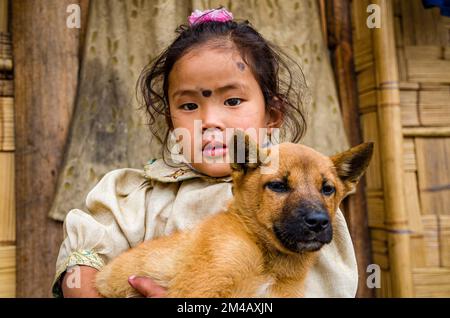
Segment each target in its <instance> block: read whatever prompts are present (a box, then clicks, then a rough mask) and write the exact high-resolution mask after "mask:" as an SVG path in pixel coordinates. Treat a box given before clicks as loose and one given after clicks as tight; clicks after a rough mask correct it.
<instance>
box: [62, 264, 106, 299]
mask: <svg viewBox="0 0 450 318" xmlns="http://www.w3.org/2000/svg"><path fill="white" fill-rule="evenodd" d="M96 273H97V270H96V269H95V268H92V267H89V266H83V265H80V266H79V267H78V270H77V271H74V272H72V273H67V272H66V273H65V274H64V278H63V281H62V285H61V288H62V291H63V295H64V297H65V298H100V297H102V296H101V295H100V294H99V293H98V292H97V289H96V288H95V284H94V281H95V274H96ZM72 275H79V277H74V276H72ZM72 280H75V281H78V282H80V284H79V285H76V284H75V285H74V284H73V283H71V281H72ZM71 285H74V286H72V287H71Z"/></svg>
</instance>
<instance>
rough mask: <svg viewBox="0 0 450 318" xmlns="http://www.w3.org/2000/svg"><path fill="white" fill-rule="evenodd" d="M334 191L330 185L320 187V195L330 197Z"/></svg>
mask: <svg viewBox="0 0 450 318" xmlns="http://www.w3.org/2000/svg"><path fill="white" fill-rule="evenodd" d="M335 191H336V189H335V188H334V187H333V186H332V185H329V184H324V185H322V193H323V194H324V195H332V194H333V193H334V192H335Z"/></svg>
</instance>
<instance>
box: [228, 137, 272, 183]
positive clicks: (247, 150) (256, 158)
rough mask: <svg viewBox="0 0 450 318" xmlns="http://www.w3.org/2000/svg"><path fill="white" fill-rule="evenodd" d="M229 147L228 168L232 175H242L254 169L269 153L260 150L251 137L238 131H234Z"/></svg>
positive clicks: (268, 151) (265, 150)
mask: <svg viewBox="0 0 450 318" xmlns="http://www.w3.org/2000/svg"><path fill="white" fill-rule="evenodd" d="M229 145H230V146H229V154H230V166H231V170H232V171H233V174H234V175H236V173H237V174H240V175H244V174H246V173H247V172H248V171H249V170H251V169H256V168H257V167H259V166H260V165H261V164H262V163H263V162H264V161H265V160H266V158H267V156H268V155H269V153H270V150H268V149H260V148H259V146H258V145H257V143H256V142H255V141H254V140H253V139H252V138H251V136H250V135H248V134H246V133H245V132H244V131H242V130H240V129H236V130H235V132H234V134H233V136H232V137H231V142H230V143H229Z"/></svg>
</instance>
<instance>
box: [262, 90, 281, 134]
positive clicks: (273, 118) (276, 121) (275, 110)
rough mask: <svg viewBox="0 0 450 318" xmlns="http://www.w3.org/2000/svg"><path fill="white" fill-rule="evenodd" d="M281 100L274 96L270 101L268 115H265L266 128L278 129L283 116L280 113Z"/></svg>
mask: <svg viewBox="0 0 450 318" xmlns="http://www.w3.org/2000/svg"><path fill="white" fill-rule="evenodd" d="M280 103H281V100H280V99H279V98H278V97H276V96H274V97H273V99H272V103H271V107H270V108H269V113H268V114H267V117H268V118H267V121H266V127H268V128H279V127H281V124H282V123H283V119H284V114H283V113H282V112H281V110H280V109H281V105H280Z"/></svg>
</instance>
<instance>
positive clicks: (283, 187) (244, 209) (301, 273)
mask: <svg viewBox="0 0 450 318" xmlns="http://www.w3.org/2000/svg"><path fill="white" fill-rule="evenodd" d="M233 138H234V139H233V140H234V143H233V145H234V146H233V147H230V148H229V151H230V158H232V159H233V160H232V163H231V164H230V165H231V168H232V178H233V185H232V191H233V199H231V200H230V202H229V203H228V206H227V208H226V209H225V210H224V211H223V212H219V213H217V214H214V215H212V216H210V217H208V218H206V219H205V220H203V221H202V222H201V223H200V224H198V225H197V226H196V227H194V228H193V229H192V230H189V231H182V232H177V233H174V234H172V235H169V236H166V237H161V238H158V239H155V240H149V241H146V242H143V243H141V244H140V245H138V246H136V247H135V248H132V249H130V250H128V251H126V252H124V253H123V254H121V255H119V256H118V257H117V258H116V259H114V260H113V261H112V262H110V263H109V264H108V265H106V266H105V267H104V268H102V270H101V271H100V272H98V273H97V276H96V287H97V289H98V291H99V293H100V294H101V295H103V296H104V297H139V294H138V293H137V292H136V290H135V289H133V288H132V287H131V286H130V285H129V283H128V277H129V276H131V275H133V274H134V275H139V276H148V277H150V278H152V279H153V280H154V281H155V282H156V283H158V284H159V285H161V286H163V287H166V288H167V289H168V296H169V297H302V295H303V285H304V280H305V277H306V274H307V272H308V269H310V268H311V266H313V264H314V260H315V258H316V254H317V251H318V250H319V249H320V248H321V247H322V246H323V245H324V244H327V243H330V242H331V239H332V235H333V220H334V217H335V213H336V210H337V209H338V207H339V204H340V203H341V201H342V199H343V198H344V197H345V196H346V195H347V194H349V193H350V192H352V191H354V189H355V185H356V184H357V182H358V180H359V178H360V177H361V175H362V174H363V173H364V171H365V169H366V168H367V166H368V164H369V161H370V159H371V156H372V150H373V144H372V143H364V144H361V145H359V146H356V147H354V148H352V149H350V150H348V151H345V152H343V153H340V154H338V155H335V156H332V157H326V156H324V155H322V154H320V153H318V152H317V151H315V150H313V149H311V148H309V147H306V146H303V145H299V144H294V143H282V144H279V145H276V146H273V147H272V149H263V148H261V149H260V148H259V147H258V146H257V145H256V144H255V143H253V141H252V140H251V138H250V137H249V136H248V135H245V134H244V133H243V132H242V131H237V133H236V134H235V135H234V136H233ZM239 141H241V143H239ZM242 142H243V143H244V144H245V147H244V149H245V152H244V154H245V156H244V160H237V159H238V156H237V155H238V151H237V149H238V148H237V147H239V146H240V145H242ZM274 147H278V149H276V150H278V151H274V149H275V148H274ZM252 153H253V154H254V153H256V154H257V156H256V157H257V159H256V160H250V157H251V156H250V154H252ZM273 156H277V159H278V169H277V171H275V172H274V173H269V174H262V173H261V168H262V167H263V166H264V165H266V164H267V162H270V161H271V160H272V159H274V158H273ZM241 157H242V156H241Z"/></svg>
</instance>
